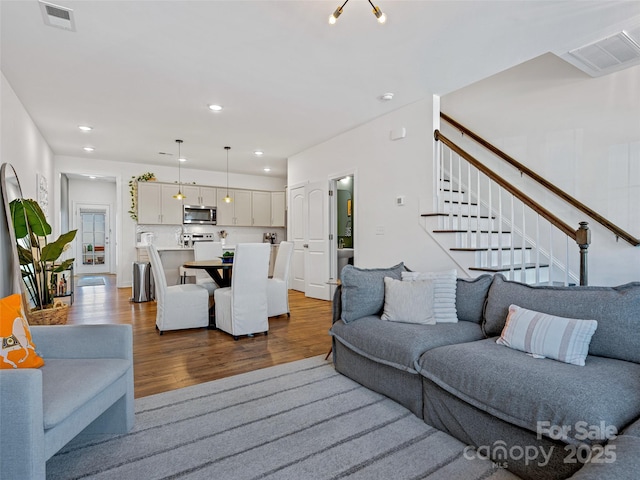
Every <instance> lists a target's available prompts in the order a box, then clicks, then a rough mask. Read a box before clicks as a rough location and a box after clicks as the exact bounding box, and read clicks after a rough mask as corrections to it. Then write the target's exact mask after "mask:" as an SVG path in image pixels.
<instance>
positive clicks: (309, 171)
mask: <svg viewBox="0 0 640 480" xmlns="http://www.w3.org/2000/svg"><path fill="white" fill-rule="evenodd" d="M402 127H405V128H406V132H407V135H406V138H404V139H401V140H395V141H394V140H391V139H390V132H391V130H395V129H398V128H402ZM432 127H433V123H432V100H431V99H428V100H424V101H421V102H418V103H415V104H412V105H409V106H406V107H403V108H400V109H398V110H396V111H394V112H392V113H389V114H387V115H384V116H381V117H379V118H376V119H375V120H372V121H371V122H369V123H366V124H364V125H362V126H360V127H357V128H355V129H353V130H350V131H348V132H345V133H343V134H341V135H339V136H337V137H335V138H333V139H331V140H328V141H326V142H324V143H322V144H320V145H317V146H315V147H312V148H310V149H308V150H305V151H304V152H301V153H299V154H297V155H295V156H293V157H291V158H289V164H288V183H289V188H293V187H295V186H297V185H299V184H303V183H305V182H315V181H324V180H327V181H328V180H329V179H331V178H335V177H337V176H338V175H340V174H342V173H344V172H345V171H347V172H348V171H355V172H356V173H355V184H354V186H355V189H354V195H355V199H354V205H355V211H354V218H355V225H354V228H355V231H354V239H355V243H354V249H355V258H354V264H355V265H356V266H359V267H365V268H371V267H385V266H390V265H394V264H396V263H398V262H400V261H404V262H405V264H406V265H407V266H408V267H409V268H411V269H414V270H441V269H444V268H453V266H452V263H451V260H450V259H449V257H448V255H446V254H445V253H444V252H443V251H442V250H441V249H440V247H439V246H438V245H437V244H436V243H435V242H434V241H433V240H432V239H431V238H430V237H429V236H428V235H427V233H426V232H425V230H424V229H423V228H422V225H423V222H422V220H421V217H420V214H421V213H426V212H428V211H430V209H429V208H428V205H430V203H431V195H432V189H433V186H432V160H431V158H432V148H433V134H432V131H433V128H432ZM398 195H404V196H405V197H406V204H405V205H404V206H401V207H398V206H396V204H395V202H396V197H397V196H398ZM378 227H382V228H384V232H385V233H384V235H378V234H376V229H377V228H378Z"/></svg>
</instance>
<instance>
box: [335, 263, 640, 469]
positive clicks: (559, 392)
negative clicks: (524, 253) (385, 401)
mask: <svg viewBox="0 0 640 480" xmlns="http://www.w3.org/2000/svg"><path fill="white" fill-rule="evenodd" d="M398 267H400V268H398ZM348 268H351V269H353V270H352V271H351V273H354V272H355V273H356V275H355V280H353V278H354V276H351V277H350V280H349V281H347V282H345V279H344V278H343V285H342V287H339V288H338V290H337V291H336V294H335V296H334V303H333V326H332V328H331V330H330V334H331V335H332V337H333V360H334V364H335V368H336V370H338V371H339V372H341V373H342V374H344V375H346V376H348V377H350V378H352V379H354V380H356V381H357V382H359V383H361V384H362V385H364V386H366V387H368V388H370V389H372V390H375V391H377V392H379V393H382V394H384V395H386V396H388V397H390V398H392V399H394V400H395V401H397V402H399V403H400V404H402V405H404V406H405V407H406V408H408V409H409V410H411V411H412V412H413V413H414V414H415V415H416V416H418V417H420V418H422V419H423V420H424V421H425V422H426V423H428V424H429V425H432V426H434V427H436V428H438V429H440V430H443V431H445V432H447V433H449V434H451V435H453V436H454V437H456V438H458V439H459V440H461V441H462V442H464V443H466V444H468V445H471V446H473V447H475V448H476V451H477V453H478V454H483V455H487V456H489V457H490V458H491V459H492V460H493V461H494V465H495V467H496V468H507V469H508V470H510V471H511V472H513V473H515V474H516V475H518V476H520V477H522V478H524V479H536V480H538V479H561V478H569V477H572V476H573V477H572V478H574V479H580V480H591V479H596V478H598V479H601V478H607V479H618V478H620V479H625V478H629V479H631V478H640V420H639V419H640V283H638V282H634V283H630V284H627V285H622V286H619V287H548V286H539V287H533V286H529V285H525V284H521V283H518V282H511V281H507V280H506V279H505V278H504V277H503V276H502V275H499V274H498V275H495V276H489V275H483V276H481V277H478V278H476V279H473V280H470V279H469V280H468V279H460V278H458V279H457V280H456V294H455V307H456V312H457V317H458V322H457V323H438V324H435V325H420V324H413V323H402V322H388V321H382V320H381V318H380V313H381V312H380V311H378V312H376V313H375V314H370V313H369V314H365V315H363V316H361V317H359V315H360V314H362V313H363V312H364V313H367V310H368V311H369V312H370V311H372V310H375V308H376V305H377V306H381V304H380V302H384V298H382V299H380V298H379V297H380V294H381V293H380V292H382V295H383V296H384V286H383V285H382V286H381V285H380V279H381V278H382V277H383V276H390V277H392V278H396V279H399V278H400V273H401V270H403V269H404V266H403V265H402V266H396V267H392V268H390V269H370V270H364V269H356V268H355V267H348ZM343 273H344V272H343ZM354 283H355V286H354ZM361 301H362V302H363V303H362V304H361V303H360V302H361ZM511 304H516V305H518V306H520V307H523V308H526V309H530V310H535V311H537V312H543V313H547V314H551V315H555V316H558V317H569V318H574V319H592V320H597V322H598V326H597V329H596V331H595V333H594V334H593V337H592V338H591V343H590V345H589V355H588V356H587V358H586V362H585V365H584V366H578V365H571V364H567V363H563V362H560V361H557V360H552V359H549V358H542V359H540V358H533V357H532V356H531V355H528V354H527V353H524V352H522V351H518V350H515V349H512V348H507V347H505V346H503V345H499V344H497V343H496V339H497V338H498V337H499V336H500V334H501V332H502V329H503V327H504V325H505V321H506V318H507V314H508V309H509V305H511ZM359 312H360V313H359ZM357 317H359V318H357Z"/></svg>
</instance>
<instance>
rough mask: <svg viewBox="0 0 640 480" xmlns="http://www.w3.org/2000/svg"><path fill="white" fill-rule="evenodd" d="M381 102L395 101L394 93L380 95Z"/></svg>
mask: <svg viewBox="0 0 640 480" xmlns="http://www.w3.org/2000/svg"><path fill="white" fill-rule="evenodd" d="M380 100H381V101H383V102H388V101H389V100H393V93H391V92H387V93H383V94H382V95H380Z"/></svg>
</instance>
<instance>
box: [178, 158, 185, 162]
mask: <svg viewBox="0 0 640 480" xmlns="http://www.w3.org/2000/svg"><path fill="white" fill-rule="evenodd" d="M178 161H179V162H186V161H187V159H186V158H184V157H180V158H179V159H178Z"/></svg>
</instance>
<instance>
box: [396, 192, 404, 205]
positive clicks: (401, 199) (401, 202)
mask: <svg viewBox="0 0 640 480" xmlns="http://www.w3.org/2000/svg"><path fill="white" fill-rule="evenodd" d="M396 205H397V206H398V207H401V206H403V205H404V195H399V196H397V197H396Z"/></svg>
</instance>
